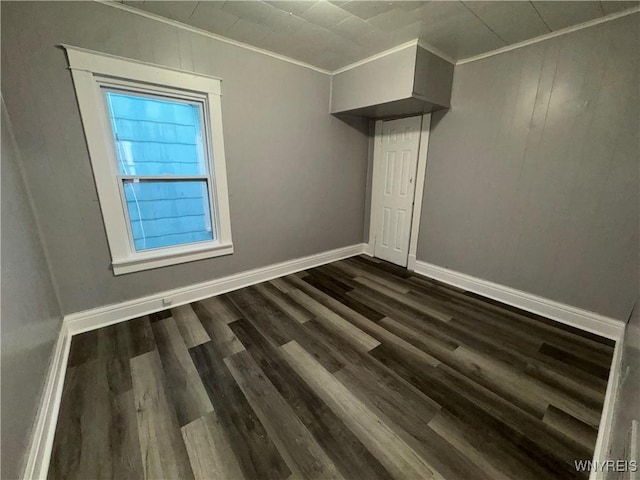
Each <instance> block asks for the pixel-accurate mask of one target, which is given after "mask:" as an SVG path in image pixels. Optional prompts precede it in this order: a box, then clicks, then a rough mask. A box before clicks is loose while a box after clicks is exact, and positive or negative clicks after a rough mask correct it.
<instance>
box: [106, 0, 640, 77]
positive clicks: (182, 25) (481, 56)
mask: <svg viewBox="0 0 640 480" xmlns="http://www.w3.org/2000/svg"><path fill="white" fill-rule="evenodd" d="M94 1H96V2H97V3H100V4H102V5H105V6H108V7H112V8H117V9H120V10H125V11H127V12H129V13H133V14H135V15H140V16H142V17H146V18H150V19H152V20H156V21H158V22H162V23H165V24H167V25H171V26H173V27H176V28H181V29H184V30H188V31H190V32H193V33H197V34H199V35H204V36H205V37H209V38H213V39H214V40H218V41H220V42H224V43H228V44H230V45H235V46H236V47H240V48H244V49H246V50H251V51H252V52H256V53H260V54H262V55H267V56H269V57H272V58H276V59H278V60H282V61H284V62H288V63H291V64H294V65H298V66H300V67H304V68H308V69H310V70H314V71H316V72H319V73H324V74H325V75H337V74H339V73H342V72H346V71H348V70H351V69H353V68H356V67H359V66H361V65H364V64H366V63H369V62H372V61H374V60H377V59H379V58H382V57H386V56H387V55H391V54H393V53H396V52H399V51H402V50H404V49H406V48H411V47H415V46H419V47H421V48H423V49H425V50H427V51H428V52H430V53H432V54H434V55H436V56H437V57H440V58H442V59H443V60H445V61H447V62H449V63H451V64H453V65H456V66H457V65H464V64H466V63H471V62H476V61H478V60H482V59H484V58H489V57H493V56H495V55H500V54H501V53H505V52H510V51H512V50H517V49H519V48H523V47H527V46H529V45H534V44H536V43H539V42H544V41H545V40H549V39H551V38H556V37H560V36H562V35H566V34H568V33H572V32H576V31H578V30H582V29H585V28H589V27H593V26H596V25H600V24H602V23H606V22H610V21H612V20H617V19H618V18H622V17H626V16H628V15H633V14H635V13H639V12H640V6H636V7H633V8H629V9H627V10H622V11H620V12H616V13H612V14H609V15H605V16H603V17H599V18H596V19H593V20H589V21H587V22H583V23H580V24H577V25H573V26H571V27H567V28H563V29H560V30H556V31H555V32H550V33H547V34H544V35H540V36H538V37H534V38H531V39H529V40H524V41H522V42H518V43H514V44H512V45H507V46H504V47H501V48H497V49H495V50H491V51H489V52H484V53H481V54H478V55H474V56H471V57H467V58H462V59H459V60H455V59H454V58H453V57H451V56H449V55H447V54H446V53H444V52H442V51H441V50H439V49H438V48H436V47H434V46H432V45H430V44H428V43H427V42H425V41H424V40H421V39H414V40H410V41H408V42H405V43H402V44H400V45H397V46H395V47H392V48H389V49H387V50H384V51H382V52H379V53H376V54H374V55H371V56H369V57H366V58H363V59H362V60H358V61H357V62H354V63H350V64H349V65H345V66H344V67H340V68H338V69H336V70H327V69H324V68H320V67H316V66H315V65H312V64H310V63H306V62H302V61H300V60H296V59H295V58H291V57H287V56H286V55H281V54H279V53H275V52H272V51H271V50H266V49H264V48H259V47H254V46H253V45H249V44H247V43H243V42H239V41H237V40H233V39H230V38H227V37H223V36H222V35H218V34H215V33H211V32H209V31H207V30H203V29H201V28H197V27H193V26H191V25H187V24H186V23H182V22H179V21H177V20H171V19H169V18H166V17H162V16H160V15H157V14H155V13H151V12H147V11H144V10H140V9H137V8H135V7H130V6H129V5H124V4H122V3H119V2H116V1H110V0H94Z"/></svg>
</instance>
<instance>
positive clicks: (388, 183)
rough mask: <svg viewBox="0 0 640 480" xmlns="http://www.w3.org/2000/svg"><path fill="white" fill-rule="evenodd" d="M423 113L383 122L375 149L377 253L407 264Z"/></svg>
mask: <svg viewBox="0 0 640 480" xmlns="http://www.w3.org/2000/svg"><path fill="white" fill-rule="evenodd" d="M421 126H422V117H409V118H401V119H399V120H390V121H387V122H383V123H382V135H381V138H378V139H376V143H375V146H374V149H376V150H377V151H376V152H374V157H373V158H374V165H373V186H372V202H371V208H372V215H371V228H372V229H373V232H374V242H375V243H374V253H373V254H374V256H375V257H378V258H381V259H383V260H387V261H389V262H392V263H395V264H396V265H401V266H403V267H406V266H407V259H408V256H409V239H410V236H411V215H412V213H413V199H414V193H415V184H416V182H415V179H416V170H417V166H418V148H419V147H420V129H421Z"/></svg>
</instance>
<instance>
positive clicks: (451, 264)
mask: <svg viewBox="0 0 640 480" xmlns="http://www.w3.org/2000/svg"><path fill="white" fill-rule="evenodd" d="M638 22H639V15H638V14H635V15H632V16H627V17H624V18H621V19H618V20H615V21H611V22H607V23H604V24H601V25H598V26H595V27H591V28H588V29H584V30H580V31H577V32H574V33H571V34H568V35H564V36H561V37H558V38H554V39H550V40H547V41H544V42H541V43H537V44H534V45H531V46H528V47H525V48H521V49H518V50H514V51H511V52H508V53H503V54H500V55H496V56H494V57H490V58H487V59H484V60H480V61H476V62H472V63H469V64H464V65H461V66H458V67H456V71H455V75H454V82H453V93H452V99H451V105H452V108H451V110H449V111H447V112H445V113H443V112H437V113H435V114H434V115H433V121H432V123H431V125H432V131H431V140H430V145H429V154H428V167H427V178H426V185H425V194H424V200H423V208H422V217H421V224H420V238H419V242H418V254H417V258H418V260H423V261H426V262H430V263H432V264H435V265H438V266H441V267H446V268H450V269H453V270H457V271H459V272H463V273H466V274H469V275H473V276H475V277H479V278H482V279H486V280H490V281H493V282H496V283H499V284H503V285H507V286H509V287H512V288H516V289H520V290H524V291H526V292H530V293H533V294H536V295H541V296H543V297H547V298H550V299H552V300H556V301H559V302H562V303H566V304H569V305H573V306H576V307H581V308H584V309H587V310H591V311H595V312H598V313H601V314H604V315H609V316H612V317H615V318H618V319H626V318H627V317H628V315H629V312H630V311H631V307H632V305H633V302H634V301H635V299H636V296H637V292H638V248H637V246H638V240H639V239H638V218H639V212H638V200H639V199H638V184H639V183H638V180H639V179H638V171H639V168H638V167H639V162H638V141H639V139H638V135H639V130H640V128H639V124H638V122H639V119H640V112H639V106H638V105H639V102H638V96H639V94H640V91H639V90H638V85H639V78H638V53H637V52H638V50H637V47H638V45H639V44H640V39H639V38H638V35H639V32H640V29H639V28H638Z"/></svg>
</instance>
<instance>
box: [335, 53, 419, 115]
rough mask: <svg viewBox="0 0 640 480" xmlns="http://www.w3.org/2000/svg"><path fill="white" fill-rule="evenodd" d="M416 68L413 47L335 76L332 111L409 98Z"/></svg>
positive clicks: (342, 110)
mask: <svg viewBox="0 0 640 480" xmlns="http://www.w3.org/2000/svg"><path fill="white" fill-rule="evenodd" d="M415 67H416V47H415V46H414V47H408V48H405V49H403V50H400V51H398V52H395V53H392V54H389V55H386V56H384V57H381V58H378V59H376V60H372V61H371V62H368V63H365V64H363V65H361V66H359V67H356V68H352V69H351V70H347V71H345V72H342V73H338V74H337V75H334V76H333V89H332V95H331V111H332V112H344V111H348V110H353V109H356V108H360V107H368V106H370V105H378V104H381V103H386V102H391V101H393V100H400V99H402V98H407V97H410V96H411V93H412V92H413V80H414V72H415Z"/></svg>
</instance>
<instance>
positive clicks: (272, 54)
mask: <svg viewBox="0 0 640 480" xmlns="http://www.w3.org/2000/svg"><path fill="white" fill-rule="evenodd" d="M94 1H95V2H97V3H100V4H101V5H105V6H107V7H111V8H117V9H119V10H124V11H127V12H129V13H133V14H135V15H140V16H141V17H146V18H150V19H152V20H156V21H158V22H162V23H165V24H167V25H171V26H173V27H176V28H182V29H183V30H188V31H190V32H192V33H197V34H199V35H204V36H205V37H209V38H213V39H214V40H218V41H220V42H224V43H228V44H230V45H235V46H236V47H240V48H244V49H246V50H251V51H252V52H256V53H261V54H262V55H267V56H269V57H272V58H277V59H278V60H282V61H284V62H288V63H292V64H294V65H298V66H299V67H304V68H308V69H310V70H314V71H316V72H319V73H324V74H325V75H331V74H332V72H331V70H327V69H324V68H320V67H316V66H315V65H311V64H310V63H306V62H302V61H300V60H296V59H295V58H291V57H287V56H286V55H280V54H279V53H275V52H272V51H271V50H265V49H264V48H259V47H254V46H253V45H249V44H248V43H243V42H239V41H237V40H233V39H231V38H227V37H223V36H222V35H217V34H215V33H211V32H208V31H207V30H203V29H201V28H197V27H193V26H191V25H187V24H186V23H182V22H178V21H177V20H171V19H170V18H166V17H162V16H160V15H156V14H155V13H151V12H146V11H144V10H140V9H138V8H135V7H130V6H129V5H125V4H123V3H119V2H116V1H109V0H94Z"/></svg>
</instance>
